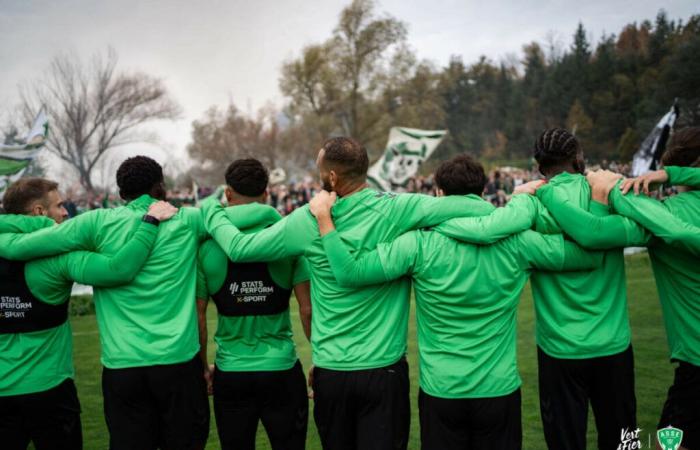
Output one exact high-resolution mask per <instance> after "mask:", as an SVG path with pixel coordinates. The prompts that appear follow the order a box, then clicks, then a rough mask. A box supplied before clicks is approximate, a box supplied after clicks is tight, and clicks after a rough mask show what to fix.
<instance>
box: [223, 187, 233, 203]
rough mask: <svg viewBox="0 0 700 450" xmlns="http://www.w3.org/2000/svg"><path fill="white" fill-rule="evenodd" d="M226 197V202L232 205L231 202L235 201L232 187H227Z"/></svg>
mask: <svg viewBox="0 0 700 450" xmlns="http://www.w3.org/2000/svg"><path fill="white" fill-rule="evenodd" d="M224 195H225V196H226V202H227V203H228V204H231V202H232V201H233V189H231V187H230V186H226V187H225V188H224Z"/></svg>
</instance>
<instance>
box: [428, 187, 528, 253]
mask: <svg viewBox="0 0 700 450" xmlns="http://www.w3.org/2000/svg"><path fill="white" fill-rule="evenodd" d="M536 202H537V199H535V198H534V197H532V196H530V195H527V194H520V195H515V196H513V198H512V200H511V201H510V202H508V204H507V205H506V206H504V207H503V208H496V209H495V210H494V211H493V212H492V213H491V214H489V215H487V216H482V217H468V218H467V217H463V218H459V219H452V220H448V221H446V222H444V223H442V224H440V225H438V226H437V227H435V231H437V232H439V233H441V234H444V235H445V236H449V237H451V238H453V239H457V240H459V241H463V242H469V243H472V244H493V243H494V242H496V241H499V240H501V239H504V238H506V237H508V236H511V235H513V234H515V233H519V232H521V231H525V230H528V229H530V228H532V226H533V224H534V222H535V219H536V217H537V206H536ZM484 203H487V202H484ZM487 204H488V203H487Z"/></svg>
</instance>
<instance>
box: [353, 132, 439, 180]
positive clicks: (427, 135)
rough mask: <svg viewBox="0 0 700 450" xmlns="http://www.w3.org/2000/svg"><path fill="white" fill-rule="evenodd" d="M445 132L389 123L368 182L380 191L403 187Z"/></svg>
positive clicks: (433, 149) (369, 173) (370, 170)
mask: <svg viewBox="0 0 700 450" xmlns="http://www.w3.org/2000/svg"><path fill="white" fill-rule="evenodd" d="M446 134H447V131H445V130H418V129H415V128H402V127H393V128H392V129H391V130H390V131H389V141H388V142H387V144H386V150H384V154H383V155H382V157H381V158H379V161H377V162H376V163H374V165H373V166H372V167H370V169H369V172H368V176H367V180H368V181H369V183H370V185H372V187H374V188H375V189H377V190H380V191H387V192H390V191H398V192H401V191H403V190H405V189H406V185H407V184H408V181H409V180H410V179H411V177H413V176H414V175H415V174H416V172H418V169H419V168H420V166H421V164H423V161H425V160H426V159H428V158H429V157H430V155H432V153H433V152H434V151H435V149H436V148H437V146H438V145H439V144H440V142H442V139H443V138H444V137H445V135H446Z"/></svg>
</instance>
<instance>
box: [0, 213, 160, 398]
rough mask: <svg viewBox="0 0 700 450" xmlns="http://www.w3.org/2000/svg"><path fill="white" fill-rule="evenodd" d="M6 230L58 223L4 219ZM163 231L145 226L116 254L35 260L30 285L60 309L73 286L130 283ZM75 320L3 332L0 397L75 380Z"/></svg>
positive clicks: (0, 226) (28, 270) (28, 273)
mask: <svg viewBox="0 0 700 450" xmlns="http://www.w3.org/2000/svg"><path fill="white" fill-rule="evenodd" d="M0 217H2V218H3V219H6V220H3V221H2V222H1V223H0V231H2V232H16V233H21V232H31V231H35V230H38V229H41V228H44V227H47V226H52V225H54V222H53V221H52V220H50V219H46V218H45V217H29V216H0ZM157 230H158V228H157V227H155V226H153V225H150V224H147V223H143V222H142V223H141V224H140V225H139V226H138V228H137V230H136V232H135V233H134V234H133V236H132V237H131V239H130V240H129V242H128V243H127V244H126V245H124V247H122V248H121V249H120V250H119V251H118V252H117V253H116V254H115V255H114V256H112V257H108V256H106V255H100V254H98V253H90V252H71V253H65V254H63V255H60V256H55V257H53V258H44V259H35V260H32V261H29V262H28V263H26V264H25V266H24V274H25V278H26V282H27V286H28V287H29V290H30V291H31V293H32V294H33V295H34V296H35V297H36V298H37V299H39V300H41V301H43V302H46V303H48V304H51V305H58V304H62V303H65V302H67V301H68V300H69V299H70V293H71V288H72V286H73V282H74V281H77V282H78V283H83V284H91V285H94V286H115V285H119V284H123V283H128V282H129V281H131V280H132V279H133V278H134V276H135V275H136V273H137V272H138V271H139V270H140V269H141V266H142V265H143V263H144V262H145V261H146V258H147V257H148V254H149V252H150V250H151V247H152V245H153V243H154V242H155V238H156V233H157ZM73 376H74V370H73V339H72V336H71V327H70V322H69V321H66V322H65V323H63V324H62V325H59V326H57V327H54V328H50V329H48V330H41V331H35V332H30V333H12V334H0V397H4V396H8V395H22V394H31V393H36V392H43V391H46V390H48V389H51V388H53V387H55V386H58V385H59V384H61V383H62V382H63V381H64V380H65V379H67V378H73Z"/></svg>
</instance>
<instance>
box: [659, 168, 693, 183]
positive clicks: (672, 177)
mask: <svg viewBox="0 0 700 450" xmlns="http://www.w3.org/2000/svg"><path fill="white" fill-rule="evenodd" d="M664 170H665V171H666V174H668V182H669V184H675V185H678V186H693V187H700V168H699V167H678V166H668V167H664Z"/></svg>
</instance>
